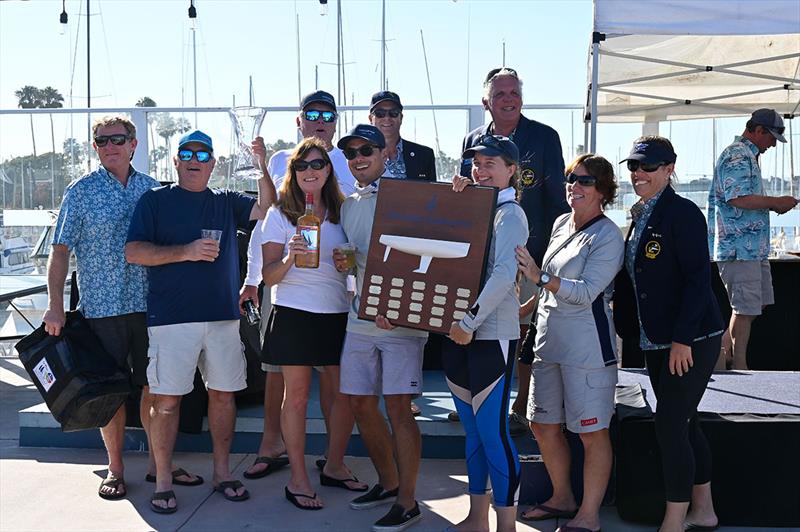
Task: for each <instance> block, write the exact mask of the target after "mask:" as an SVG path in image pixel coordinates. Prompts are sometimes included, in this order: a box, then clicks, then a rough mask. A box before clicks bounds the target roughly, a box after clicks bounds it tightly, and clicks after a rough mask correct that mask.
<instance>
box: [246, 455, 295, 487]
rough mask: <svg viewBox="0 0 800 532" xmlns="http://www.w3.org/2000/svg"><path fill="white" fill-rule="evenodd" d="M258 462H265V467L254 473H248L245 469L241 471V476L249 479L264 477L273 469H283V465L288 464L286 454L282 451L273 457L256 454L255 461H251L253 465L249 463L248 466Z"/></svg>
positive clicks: (273, 470)
mask: <svg viewBox="0 0 800 532" xmlns="http://www.w3.org/2000/svg"><path fill="white" fill-rule="evenodd" d="M258 464H266V465H267V467H266V468H264V469H262V470H261V471H258V472H256V473H248V472H247V471H245V472H244V473H242V476H243V477H244V478H246V479H250V480H253V479H257V478H264V477H266V476H267V475H271V474H272V473H274V472H275V471H277V470H279V469H283V468H284V467H286V466H287V465H289V457H288V456H286V453H283V454H282V455H280V456H276V457H274V458H273V457H272V456H257V457H256V459H255V461H254V462H253V465H251V466H250V467H253V466H254V465H258Z"/></svg>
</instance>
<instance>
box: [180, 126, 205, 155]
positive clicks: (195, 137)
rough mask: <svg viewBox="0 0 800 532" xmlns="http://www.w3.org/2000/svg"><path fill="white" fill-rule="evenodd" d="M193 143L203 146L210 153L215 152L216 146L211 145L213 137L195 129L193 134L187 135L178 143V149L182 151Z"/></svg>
mask: <svg viewBox="0 0 800 532" xmlns="http://www.w3.org/2000/svg"><path fill="white" fill-rule="evenodd" d="M191 142H197V143H198V144H202V145H203V146H205V147H206V148H208V151H211V152H213V151H214V145H213V144H212V143H211V137H209V136H208V135H206V134H205V133H203V132H202V131H200V130H199V129H195V130H194V131H192V132H191V133H187V134H185V135H184V136H182V137H181V140H180V141H179V142H178V149H179V150H180V149H181V148H183V147H184V146H186V145H187V144H189V143H191Z"/></svg>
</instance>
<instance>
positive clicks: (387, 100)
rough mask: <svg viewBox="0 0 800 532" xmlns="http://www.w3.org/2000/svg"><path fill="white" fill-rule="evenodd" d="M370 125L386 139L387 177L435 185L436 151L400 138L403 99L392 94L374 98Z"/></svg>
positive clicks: (387, 92) (378, 95) (370, 112)
mask: <svg viewBox="0 0 800 532" xmlns="http://www.w3.org/2000/svg"><path fill="white" fill-rule="evenodd" d="M371 106H372V107H370V110H369V123H370V124H372V125H373V126H375V127H377V128H378V129H380V130H381V133H383V136H384V138H385V139H386V161H385V164H386V171H387V175H391V176H392V177H398V178H401V179H420V180H423V181H436V158H435V156H434V153H433V150H432V149H430V148H429V147H427V146H423V145H422V144H417V143H416V142H411V141H410V140H406V139H403V138H401V137H400V126H401V125H403V104H402V103H401V102H400V96H398V95H397V93H394V92H391V91H381V92H376V93H375V94H373V95H372V103H371Z"/></svg>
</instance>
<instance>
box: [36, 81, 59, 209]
mask: <svg viewBox="0 0 800 532" xmlns="http://www.w3.org/2000/svg"><path fill="white" fill-rule="evenodd" d="M39 107H42V108H44V109H58V108H60V107H64V97H63V96H61V93H60V92H58V91H57V90H56V89H54V88H53V87H51V86H49V85H48V86H47V87H45V88H43V89H41V90H40V91H39ZM48 115H49V116H50V141H51V142H52V143H53V152H52V154H51V155H50V199H51V200H52V202H53V205H52V207H53V208H54V209H55V207H56V169H55V166H56V161H55V156H56V136H55V131H54V128H53V113H48Z"/></svg>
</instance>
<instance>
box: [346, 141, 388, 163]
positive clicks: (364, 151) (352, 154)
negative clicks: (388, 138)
mask: <svg viewBox="0 0 800 532" xmlns="http://www.w3.org/2000/svg"><path fill="white" fill-rule="evenodd" d="M379 149H380V148H378V147H377V146H373V145H371V144H364V145H363V146H361V147H360V148H345V149H343V150H342V153H344V158H345V159H347V160H348V161H352V160H353V159H355V158H356V157H357V156H358V154H359V153H360V154H361V155H362V156H364V157H369V156H371V155H372V154H373V153H375V150H379Z"/></svg>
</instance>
